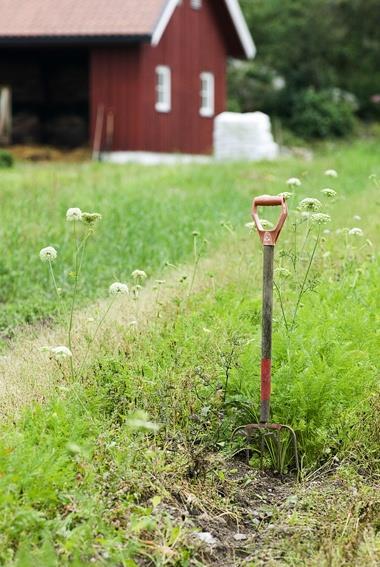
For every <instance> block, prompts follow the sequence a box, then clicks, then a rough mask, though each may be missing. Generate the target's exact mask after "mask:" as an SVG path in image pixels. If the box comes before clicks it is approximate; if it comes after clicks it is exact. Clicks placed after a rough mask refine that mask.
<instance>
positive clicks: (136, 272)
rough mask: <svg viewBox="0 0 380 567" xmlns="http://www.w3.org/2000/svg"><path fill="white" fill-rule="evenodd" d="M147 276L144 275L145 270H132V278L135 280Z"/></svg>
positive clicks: (143, 278)
mask: <svg viewBox="0 0 380 567" xmlns="http://www.w3.org/2000/svg"><path fill="white" fill-rule="evenodd" d="M147 277H148V276H147V275H146V272H144V270H134V271H133V272H132V278H133V279H135V280H139V279H140V280H145V279H146V278H147Z"/></svg>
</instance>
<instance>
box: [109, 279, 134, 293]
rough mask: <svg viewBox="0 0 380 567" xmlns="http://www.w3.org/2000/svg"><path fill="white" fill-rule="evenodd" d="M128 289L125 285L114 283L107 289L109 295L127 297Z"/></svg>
mask: <svg viewBox="0 0 380 567" xmlns="http://www.w3.org/2000/svg"><path fill="white" fill-rule="evenodd" d="M128 293H129V288H128V286H127V284H124V283H120V282H115V283H113V284H111V285H110V287H109V294H110V295H128Z"/></svg>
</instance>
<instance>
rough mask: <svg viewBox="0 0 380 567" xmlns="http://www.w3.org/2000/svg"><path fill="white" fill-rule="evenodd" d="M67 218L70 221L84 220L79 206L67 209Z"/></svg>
mask: <svg viewBox="0 0 380 567" xmlns="http://www.w3.org/2000/svg"><path fill="white" fill-rule="evenodd" d="M66 220H67V221H69V222H73V221H81V220H82V211H81V210H80V209H78V207H73V208H71V209H67V213H66Z"/></svg>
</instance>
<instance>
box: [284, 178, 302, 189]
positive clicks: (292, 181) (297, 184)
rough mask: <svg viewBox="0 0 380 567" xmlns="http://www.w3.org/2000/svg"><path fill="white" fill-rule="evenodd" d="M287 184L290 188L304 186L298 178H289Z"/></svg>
mask: <svg viewBox="0 0 380 567" xmlns="http://www.w3.org/2000/svg"><path fill="white" fill-rule="evenodd" d="M286 184H287V185H289V187H301V185H302V183H301V180H300V179H298V177H289V179H288V180H287V182H286Z"/></svg>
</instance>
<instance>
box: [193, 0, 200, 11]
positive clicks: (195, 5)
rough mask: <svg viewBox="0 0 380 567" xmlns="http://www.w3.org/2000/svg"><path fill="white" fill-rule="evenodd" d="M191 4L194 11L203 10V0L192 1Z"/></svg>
mask: <svg viewBox="0 0 380 567" xmlns="http://www.w3.org/2000/svg"><path fill="white" fill-rule="evenodd" d="M190 4H191V7H192V8H193V9H194V10H200V9H201V8H202V0H190Z"/></svg>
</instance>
